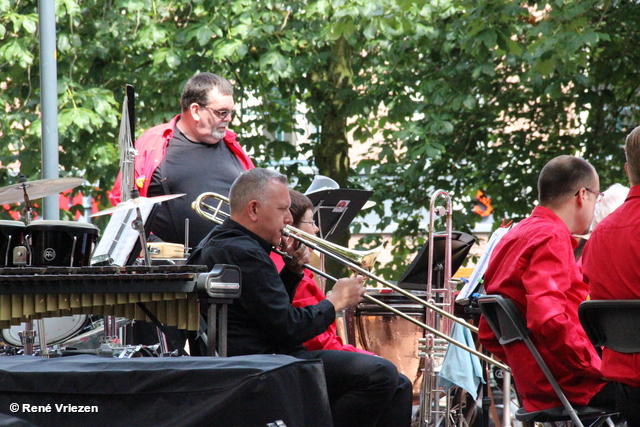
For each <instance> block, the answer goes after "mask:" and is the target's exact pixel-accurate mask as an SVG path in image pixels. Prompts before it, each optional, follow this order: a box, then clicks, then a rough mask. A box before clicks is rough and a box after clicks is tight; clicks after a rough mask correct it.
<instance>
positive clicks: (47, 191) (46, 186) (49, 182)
mask: <svg viewBox="0 0 640 427" xmlns="http://www.w3.org/2000/svg"><path fill="white" fill-rule="evenodd" d="M83 182H84V179H82V178H51V179H40V180H37V181H26V182H22V183H20V184H13V185H9V186H7V187H2V188H0V204H3V205H4V204H6V203H20V202H23V201H24V191H25V190H26V192H27V196H28V197H29V200H35V199H40V198H42V197H47V196H52V195H54V194H58V193H62V192H63V191H67V190H71V189H72V188H75V187H77V186H78V185H81V184H82V183H83Z"/></svg>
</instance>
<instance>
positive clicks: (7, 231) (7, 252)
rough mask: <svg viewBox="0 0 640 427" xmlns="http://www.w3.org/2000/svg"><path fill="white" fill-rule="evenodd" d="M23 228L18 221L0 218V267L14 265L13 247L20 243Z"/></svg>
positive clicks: (22, 237)
mask: <svg viewBox="0 0 640 427" xmlns="http://www.w3.org/2000/svg"><path fill="white" fill-rule="evenodd" d="M25 229H26V226H25V225H24V223H22V222H20V221H7V220H0V267H15V265H14V264H13V249H14V248H15V247H16V246H20V245H22V243H23V239H24V233H25Z"/></svg>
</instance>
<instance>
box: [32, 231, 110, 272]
mask: <svg viewBox="0 0 640 427" xmlns="http://www.w3.org/2000/svg"><path fill="white" fill-rule="evenodd" d="M26 234H27V235H28V237H29V241H30V243H29V244H30V246H31V256H32V260H31V265H33V266H35V267H49V266H55V267H85V266H89V265H91V252H93V248H94V246H95V243H96V240H97V239H98V227H96V226H95V225H93V224H89V223H85V222H71V221H57V220H40V221H34V222H32V223H31V224H29V225H27V227H26Z"/></svg>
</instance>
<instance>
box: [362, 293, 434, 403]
mask: <svg viewBox="0 0 640 427" xmlns="http://www.w3.org/2000/svg"><path fill="white" fill-rule="evenodd" d="M412 294H414V295H416V296H417V297H419V298H422V299H424V296H425V292H417V291H413V292H412ZM369 295H371V296H372V297H374V298H376V299H378V300H379V301H381V302H384V303H385V304H387V305H390V306H391V307H393V308H395V309H397V310H398V311H400V312H402V313H404V314H406V315H408V316H410V317H412V318H414V319H416V320H419V321H420V322H422V323H424V322H425V307H424V306H423V305H421V304H419V303H417V302H415V301H412V300H411V299H409V298H407V297H406V296H404V295H402V294H400V293H398V292H385V291H382V292H380V291H378V292H376V293H371V292H369ZM354 323H355V328H354V329H355V330H354V333H353V335H354V341H355V346H356V347H358V348H362V349H364V350H368V351H371V352H373V353H375V354H377V355H379V356H382V357H384V358H385V359H387V360H389V361H391V362H393V364H395V365H396V367H397V368H398V371H399V372H401V373H403V374H404V375H406V376H407V377H408V378H409V380H411V382H412V384H413V400H414V404H417V402H419V400H420V386H421V381H422V376H423V373H422V369H421V368H422V366H421V361H422V359H421V358H420V357H419V356H418V346H419V345H420V342H419V340H420V338H423V337H424V335H425V334H424V329H422V328H421V327H420V326H418V325H416V324H414V323H412V322H410V321H408V320H407V319H403V318H402V317H400V316H399V315H397V314H396V313H393V312H390V311H388V310H386V309H385V308H383V307H381V306H379V305H377V304H375V303H373V302H370V301H367V300H364V301H363V302H361V303H360V304H358V305H357V306H356V309H355V321H354Z"/></svg>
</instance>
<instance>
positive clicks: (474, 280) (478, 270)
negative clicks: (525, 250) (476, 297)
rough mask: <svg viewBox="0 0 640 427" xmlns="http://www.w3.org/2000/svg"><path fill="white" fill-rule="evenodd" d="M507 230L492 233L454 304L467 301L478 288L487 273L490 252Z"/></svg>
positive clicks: (503, 228)
mask: <svg viewBox="0 0 640 427" xmlns="http://www.w3.org/2000/svg"><path fill="white" fill-rule="evenodd" d="M507 231H509V228H505V227H500V228H498V229H497V230H496V231H494V232H493V234H492V235H491V238H490V239H489V242H488V243H487V246H486V247H485V248H484V252H483V253H482V256H480V259H479V260H478V263H477V264H476V266H475V268H474V269H473V272H472V273H471V276H469V282H467V284H466V285H464V287H463V288H462V290H461V291H460V293H459V294H458V296H457V297H456V302H461V301H463V300H466V299H468V298H469V297H470V296H471V294H472V293H473V292H474V291H475V289H476V288H477V286H478V282H479V281H480V279H482V277H484V272H485V271H487V267H488V266H489V259H490V258H491V252H493V249H494V248H495V247H496V245H497V244H498V242H499V241H500V239H502V236H504V235H505V234H506V233H507Z"/></svg>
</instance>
